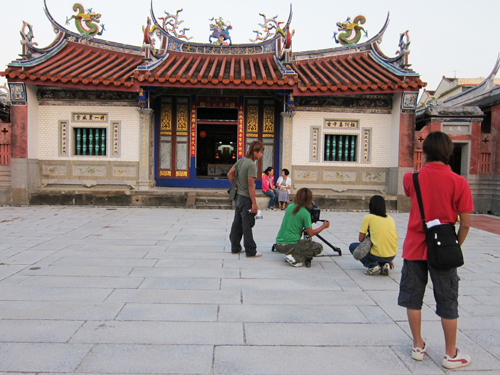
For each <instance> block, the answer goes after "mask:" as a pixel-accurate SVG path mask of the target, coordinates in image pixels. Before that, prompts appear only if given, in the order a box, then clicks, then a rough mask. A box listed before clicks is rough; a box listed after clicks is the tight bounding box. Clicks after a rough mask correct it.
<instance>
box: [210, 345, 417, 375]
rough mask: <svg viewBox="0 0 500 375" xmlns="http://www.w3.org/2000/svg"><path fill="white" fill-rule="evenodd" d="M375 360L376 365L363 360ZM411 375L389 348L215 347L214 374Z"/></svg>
mask: <svg viewBox="0 0 500 375" xmlns="http://www.w3.org/2000/svg"><path fill="white" fill-rule="evenodd" d="M366 358H376V362H377V365H376V366H374V365H373V364H372V363H370V362H369V361H367V360H366ZM368 373H369V374H381V375H382V374H399V375H401V374H410V371H409V370H408V369H407V367H406V366H405V365H404V364H403V362H402V361H401V360H399V358H398V357H397V356H396V354H395V353H394V352H393V351H392V349H390V348H383V347H382V348H380V347H326V348H322V347H302V346H300V347H290V346H287V347H264V346H260V347H255V346H246V347H244V346H217V347H216V348H215V366H214V374H228V375H229V374H231V375H232V374H245V375H254V374H255V375H257V374H259V375H268V374H269V375H274V374H318V375H332V374H343V375H344V374H353V375H354V374H356V375H359V374H368Z"/></svg>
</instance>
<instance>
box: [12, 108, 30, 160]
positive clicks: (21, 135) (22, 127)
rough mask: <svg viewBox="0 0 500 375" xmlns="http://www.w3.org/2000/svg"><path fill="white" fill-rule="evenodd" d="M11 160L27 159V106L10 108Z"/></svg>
mask: <svg viewBox="0 0 500 375" xmlns="http://www.w3.org/2000/svg"><path fill="white" fill-rule="evenodd" d="M10 119H11V124H12V133H11V142H12V143H11V145H12V146H11V147H12V158H18V159H24V158H27V157H28V106H25V105H19V106H18V105H13V106H11V107H10Z"/></svg>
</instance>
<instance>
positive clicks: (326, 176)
mask: <svg viewBox="0 0 500 375" xmlns="http://www.w3.org/2000/svg"><path fill="white" fill-rule="evenodd" d="M356 179H357V172H356V171H337V170H323V181H335V182H354V181H356Z"/></svg>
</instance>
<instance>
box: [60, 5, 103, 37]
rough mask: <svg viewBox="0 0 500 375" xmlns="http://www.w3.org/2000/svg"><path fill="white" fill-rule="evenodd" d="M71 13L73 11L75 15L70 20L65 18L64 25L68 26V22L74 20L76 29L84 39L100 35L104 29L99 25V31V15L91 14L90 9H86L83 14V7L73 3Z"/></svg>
mask: <svg viewBox="0 0 500 375" xmlns="http://www.w3.org/2000/svg"><path fill="white" fill-rule="evenodd" d="M73 11H75V12H76V13H77V14H76V15H72V16H71V17H70V18H68V17H66V25H69V21H71V20H72V19H74V20H75V26H76V29H77V30H78V31H79V32H80V34H81V35H82V36H83V37H85V38H86V39H91V38H93V37H95V36H96V35H102V33H103V32H104V30H105V28H104V25H101V31H99V25H98V23H99V20H100V18H101V14H100V13H94V12H92V8H90V9H87V12H86V13H85V9H84V8H83V5H81V4H78V3H75V4H74V5H73Z"/></svg>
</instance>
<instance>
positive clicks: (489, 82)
mask: <svg viewBox="0 0 500 375" xmlns="http://www.w3.org/2000/svg"><path fill="white" fill-rule="evenodd" d="M499 69H500V53H498V56H497V61H496V62H495V65H494V66H493V69H492V71H491V73H490V74H489V75H488V77H486V79H485V80H484V81H483V82H481V83H480V84H478V85H477V86H474V87H472V88H470V89H469V90H467V91H463V92H460V93H458V94H456V95H453V96H451V97H449V98H447V99H445V100H444V101H443V103H446V105H458V104H461V103H464V102H466V101H468V100H470V99H473V98H477V97H478V96H480V95H483V94H485V93H487V92H489V91H491V90H492V89H494V88H495V87H496V86H495V82H494V80H495V76H496V75H497V73H498V70H499Z"/></svg>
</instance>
